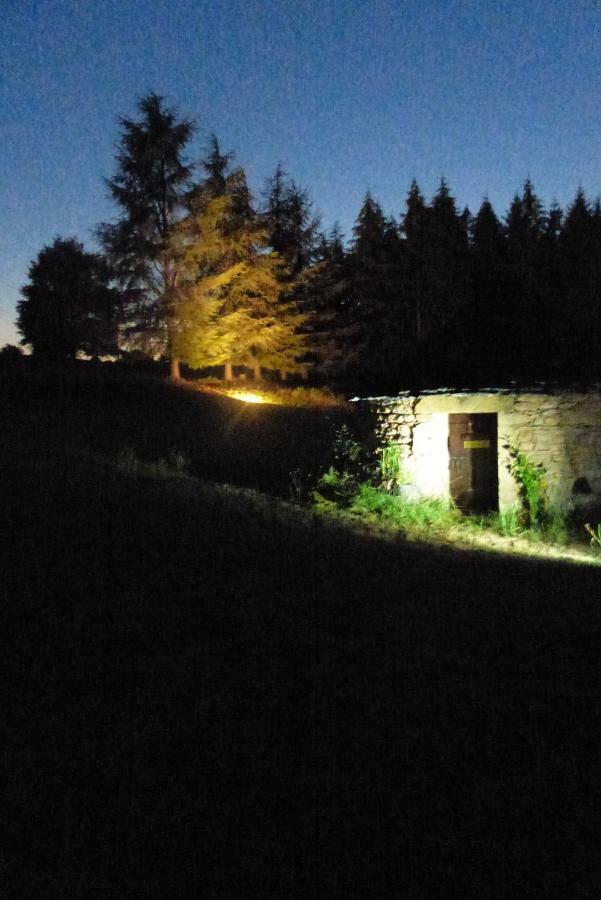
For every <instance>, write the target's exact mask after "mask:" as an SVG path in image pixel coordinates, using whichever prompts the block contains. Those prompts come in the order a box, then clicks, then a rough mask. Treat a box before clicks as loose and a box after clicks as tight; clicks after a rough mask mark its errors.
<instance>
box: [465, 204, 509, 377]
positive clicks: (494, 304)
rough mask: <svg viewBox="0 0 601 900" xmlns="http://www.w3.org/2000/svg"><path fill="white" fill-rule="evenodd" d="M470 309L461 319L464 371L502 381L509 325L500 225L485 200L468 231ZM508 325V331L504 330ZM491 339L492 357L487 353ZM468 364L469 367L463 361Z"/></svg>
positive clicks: (503, 237) (504, 256)
mask: <svg viewBox="0 0 601 900" xmlns="http://www.w3.org/2000/svg"><path fill="white" fill-rule="evenodd" d="M470 258H471V264H470V277H471V283H470V306H469V308H468V309H467V311H466V315H465V317H464V325H465V333H466V336H467V345H468V347H467V350H466V354H465V356H466V368H470V369H471V371H470V372H469V373H466V374H469V376H471V377H472V378H473V379H474V380H477V379H478V376H479V377H480V378H484V379H492V380H496V379H501V380H502V378H503V377H504V374H505V372H504V368H505V358H506V357H507V346H508V342H509V340H510V331H511V327H512V326H511V323H508V321H507V310H506V304H507V278H506V248H505V235H504V231H503V225H502V223H501V222H500V220H499V219H498V217H497V215H496V214H495V211H494V209H493V207H492V204H491V203H490V201H489V199H488V197H485V198H484V200H483V201H482V204H481V205H480V209H479V210H478V212H477V214H476V216H475V217H474V219H473V222H472V225H471V229H470ZM508 325H509V327H508ZM491 339H492V341H493V342H494V353H491ZM468 360H469V365H467V361H468Z"/></svg>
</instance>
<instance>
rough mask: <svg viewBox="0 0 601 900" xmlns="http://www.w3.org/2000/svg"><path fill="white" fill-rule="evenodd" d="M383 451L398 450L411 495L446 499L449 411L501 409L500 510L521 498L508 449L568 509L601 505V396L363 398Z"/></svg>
mask: <svg viewBox="0 0 601 900" xmlns="http://www.w3.org/2000/svg"><path fill="white" fill-rule="evenodd" d="M360 403H361V404H362V405H364V406H366V408H367V409H368V411H369V414H370V416H371V418H372V423H373V426H372V427H373V428H374V429H375V433H376V438H377V444H378V447H379V448H381V447H383V446H385V445H386V444H387V443H389V442H393V443H395V444H397V445H398V446H399V447H400V448H401V456H402V459H403V462H404V469H405V472H406V474H407V477H408V480H409V481H410V484H409V485H408V487H407V488H406V489H405V492H406V493H407V495H408V496H410V497H414V498H418V497H420V496H438V497H448V496H449V457H448V444H447V441H448V416H449V413H485V412H486V413H496V414H497V417H498V418H497V423H498V459H499V507H500V509H506V508H508V507H511V506H512V505H513V504H515V503H516V502H517V501H518V493H517V485H516V484H515V481H514V479H513V478H512V476H511V475H510V474H509V471H508V464H509V450H508V446H514V447H517V448H518V449H520V450H521V451H523V452H524V453H525V454H526V455H527V456H528V457H529V458H530V459H531V460H532V461H533V462H535V463H542V464H543V465H544V466H545V469H546V471H547V473H548V482H549V499H550V502H551V504H552V505H554V506H557V507H559V508H561V509H564V510H572V509H580V510H581V511H582V512H583V514H585V513H586V511H587V509H590V510H591V512H592V511H593V510H594V508H597V507H598V508H601V395H600V394H599V393H598V392H590V393H576V392H570V391H566V392H562V393H554V394H550V393H521V394H520V393H509V392H490V393H488V392H480V393H455V394H453V393H440V394H422V395H418V396H410V395H401V396H398V397H376V398H370V399H368V400H363V401H360Z"/></svg>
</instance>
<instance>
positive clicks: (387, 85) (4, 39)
mask: <svg viewBox="0 0 601 900" xmlns="http://www.w3.org/2000/svg"><path fill="white" fill-rule="evenodd" d="M0 9H1V12H2V24H1V26H0V48H1V54H2V67H1V70H0V122H1V125H2V138H1V141H0V198H1V202H0V217H1V219H2V222H1V228H0V242H1V245H0V246H1V249H0V345H1V344H3V343H5V342H6V341H11V342H15V341H16V340H17V335H16V331H15V329H14V327H13V325H12V323H13V321H14V317H15V309H14V307H15V303H16V300H17V299H18V290H19V287H20V286H21V285H22V284H23V283H24V282H25V281H26V278H27V267H28V264H29V262H30V261H31V260H32V259H33V258H35V257H36V255H37V254H38V252H39V251H40V250H41V248H42V246H43V245H44V244H48V243H50V242H51V241H52V239H53V238H54V237H55V236H56V235H58V234H60V235H62V236H64V237H71V236H75V237H78V238H79V239H80V240H82V241H83V242H84V243H85V244H86V247H87V248H88V249H91V248H92V247H93V246H94V244H93V239H92V229H93V228H94V226H95V225H96V224H97V223H98V222H99V221H102V220H108V219H110V218H111V217H112V215H113V209H112V207H111V205H110V204H109V202H108V200H107V199H106V197H105V187H104V184H103V177H105V176H109V175H111V174H112V173H113V170H114V164H113V153H114V144H115V141H116V139H117V136H118V126H117V121H116V120H117V116H118V115H119V114H127V115H132V114H134V112H135V109H134V105H135V99H136V97H139V96H140V95H141V94H143V93H145V92H147V91H149V90H154V91H156V92H157V93H159V94H162V95H164V96H165V97H166V98H167V100H168V102H169V104H170V105H175V106H177V107H178V109H179V110H180V111H181V112H182V113H185V114H187V115H190V116H193V117H194V118H195V119H196V121H197V123H198V126H199V134H198V137H197V139H196V141H195V143H194V145H193V146H192V147H191V154H192V155H193V156H194V157H196V158H198V157H199V156H200V155H201V154H202V150H203V148H204V146H205V145H206V137H207V135H208V134H209V133H210V132H212V131H214V132H215V133H216V134H217V135H218V137H219V139H220V141H221V143H222V146H223V148H224V149H227V150H230V149H231V150H235V151H236V154H237V160H238V162H239V163H240V164H242V165H244V166H245V168H246V170H247V173H248V177H249V181H250V184H251V187H252V188H253V189H254V190H255V191H258V190H260V188H261V187H262V185H263V181H264V179H265V177H266V176H268V175H270V174H271V173H272V172H273V170H274V168H275V166H276V164H277V162H278V161H281V162H282V164H283V165H284V167H285V168H286V169H287V170H288V171H289V172H290V174H291V175H292V176H294V178H295V179H296V180H297V181H298V182H299V183H300V184H301V185H303V186H305V187H307V188H308V190H309V192H310V194H311V196H312V197H313V198H314V200H315V202H316V206H317V207H318V209H319V211H320V212H321V214H322V218H323V225H324V227H325V228H326V229H329V228H330V227H331V226H332V224H333V223H334V221H336V220H338V221H339V222H340V224H341V226H342V228H343V230H344V231H345V233H346V234H347V236H348V235H350V231H351V228H352V225H353V222H354V219H355V217H356V214H357V212H358V210H359V207H360V204H361V201H362V198H363V195H364V194H365V192H366V190H368V189H369V190H371V191H372V193H373V194H374V195H375V196H376V198H377V199H378V200H379V201H380V202H381V203H382V206H383V208H384V211H385V212H386V213H389V214H394V215H395V216H396V217H397V218H398V216H399V213H400V212H401V211H402V209H403V207H404V198H405V195H406V193H407V190H408V188H409V184H410V181H411V179H412V178H413V177H415V178H417V180H418V182H419V183H420V185H421V187H422V189H423V190H424V192H425V193H426V195H427V196H428V197H429V196H431V194H432V193H433V191H434V190H435V189H436V186H437V183H438V181H439V179H440V176H441V174H444V175H445V176H446V178H447V180H448V181H449V183H450V186H451V189H452V191H453V193H454V194H455V196H456V198H457V201H458V204H459V205H460V206H463V205H464V204H468V205H469V206H470V208H471V209H472V211H475V210H477V208H478V206H479V204H480V202H481V200H482V197H483V195H484V194H488V196H489V198H490V199H491V201H492V203H493V205H494V207H495V209H496V211H497V213H498V214H499V215H502V214H504V213H505V212H506V210H507V207H508V205H509V203H510V200H511V197H512V195H513V194H514V193H515V191H516V190H520V189H521V185H522V183H523V181H524V179H525V178H526V177H528V176H530V177H531V178H532V180H533V182H534V185H535V188H536V190H537V192H538V194H539V195H540V196H541V198H542V200H543V201H544V202H545V204H548V203H549V202H550V201H551V200H552V199H553V198H556V199H557V200H558V201H559V202H560V203H561V204H562V205H566V204H568V203H569V202H570V200H571V199H572V198H573V196H574V194H575V192H576V189H577V188H578V186H579V185H582V187H583V188H584V190H585V191H586V193H587V194H588V195H590V196H592V197H596V195H597V194H598V193H599V192H600V191H601V170H600V166H599V162H600V150H601V112H600V105H599V99H600V96H601V92H600V86H601V40H600V39H601V34H600V32H601V0H570V2H566V0H539V2H536V0H474V2H470V0H448V2H444V0H434V2H432V0H430V2H428V0H405V2H403V0H330V2H326V0H314V2H312V0H296V2H295V0H229V2H227V0H210V2H204V0H195V2H193V0H102V2H98V0H2V3H1V4H0Z"/></svg>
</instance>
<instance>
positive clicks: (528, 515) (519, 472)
mask: <svg viewBox="0 0 601 900" xmlns="http://www.w3.org/2000/svg"><path fill="white" fill-rule="evenodd" d="M508 449H509V472H510V474H511V475H512V476H513V477H514V478H515V480H516V481H517V484H518V488H519V493H520V499H521V501H522V512H523V524H524V525H525V527H526V528H534V529H541V528H543V527H544V525H545V523H546V520H547V518H548V516H549V510H548V509H547V493H548V482H547V470H546V469H545V467H544V466H543V464H542V463H534V462H532V460H531V459H530V458H529V457H528V456H527V455H526V454H525V453H523V452H522V451H521V450H520V449H519V448H518V447H514V446H510V447H509V448H508Z"/></svg>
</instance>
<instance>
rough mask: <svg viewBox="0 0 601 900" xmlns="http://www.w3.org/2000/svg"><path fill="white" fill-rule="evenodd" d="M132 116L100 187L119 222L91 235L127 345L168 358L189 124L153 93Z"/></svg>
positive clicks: (123, 125) (186, 185)
mask: <svg viewBox="0 0 601 900" xmlns="http://www.w3.org/2000/svg"><path fill="white" fill-rule="evenodd" d="M137 110H138V113H139V114H140V118H139V119H130V118H127V117H122V118H121V119H120V120H119V121H120V125H121V135H120V138H119V142H118V145H117V156H116V163H117V171H116V174H115V175H114V177H113V178H111V179H109V180H108V181H107V186H108V189H109V194H110V196H111V197H112V199H113V200H114V201H115V203H116V204H117V206H118V208H119V212H120V218H119V219H118V220H117V221H116V222H114V223H110V224H103V225H101V226H100V227H99V229H98V231H99V236H100V239H101V241H102V244H103V246H104V249H105V251H106V253H107V255H108V257H109V259H110V261H111V263H112V264H113V266H114V268H115V271H116V273H117V277H118V279H119V282H120V285H121V287H122V288H123V289H124V291H125V292H126V297H127V300H128V304H127V321H128V325H129V329H128V330H129V338H130V340H129V345H130V346H139V347H141V348H144V349H146V350H148V351H149V352H155V353H156V352H157V351H159V350H160V351H164V350H167V352H168V354H169V355H171V356H172V353H171V350H170V348H169V335H168V332H167V327H166V326H167V322H168V320H169V303H170V302H171V297H172V295H173V291H174V288H175V285H176V282H177V271H176V268H175V266H174V263H173V259H172V258H171V256H170V253H169V242H170V238H171V235H172V232H173V229H174V227H175V226H176V224H177V222H178V221H179V219H180V218H181V216H182V214H183V211H184V208H185V203H186V197H187V194H188V192H189V189H190V185H191V177H192V166H191V165H190V164H189V163H188V162H187V161H186V159H185V156H184V154H185V150H186V148H187V146H188V144H189V141H190V140H191V138H192V135H193V133H194V124H193V122H192V121H191V120H190V119H186V118H180V117H179V115H178V113H177V111H176V110H174V109H169V108H167V107H166V106H165V103H164V98H163V97H160V96H158V95H157V94H155V93H149V94H147V95H145V96H144V97H142V98H141V99H140V100H139V101H138V103H137ZM173 362H174V372H175V374H177V363H176V360H173Z"/></svg>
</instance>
